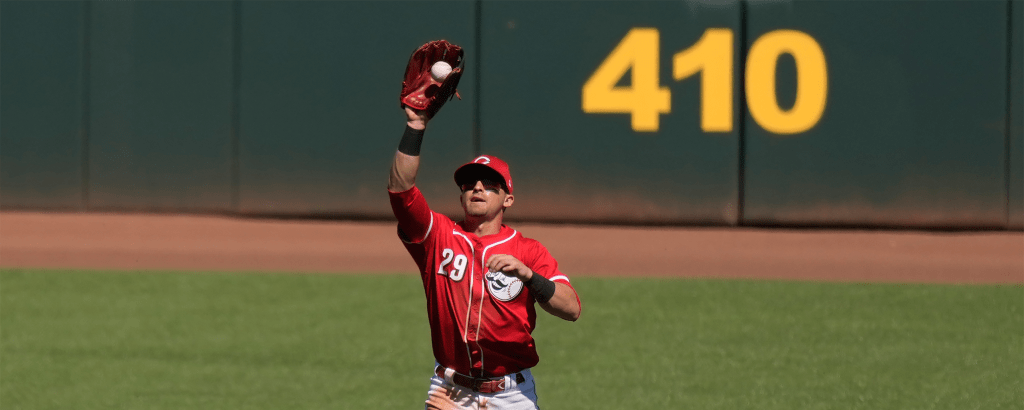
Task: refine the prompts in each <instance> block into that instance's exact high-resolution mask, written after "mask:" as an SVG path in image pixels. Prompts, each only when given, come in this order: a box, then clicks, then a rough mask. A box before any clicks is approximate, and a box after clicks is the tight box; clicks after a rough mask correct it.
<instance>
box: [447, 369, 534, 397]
mask: <svg viewBox="0 0 1024 410" xmlns="http://www.w3.org/2000/svg"><path fill="white" fill-rule="evenodd" d="M444 370H445V368H444V366H437V367H435V368H434V374H436V375H437V377H440V378H442V379H444ZM524 382H526V378H525V377H523V373H522V372H519V373H516V384H519V383H524ZM452 383H455V384H456V385H459V386H462V387H465V388H467V389H470V390H473V391H475V392H480V393H484V394H490V393H497V392H502V391H505V389H507V388H508V387H509V386H506V385H505V378H504V377H502V378H500V379H481V378H477V377H471V376H466V375H464V374H461V373H452Z"/></svg>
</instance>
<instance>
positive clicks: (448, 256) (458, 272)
mask: <svg viewBox="0 0 1024 410" xmlns="http://www.w3.org/2000/svg"><path fill="white" fill-rule="evenodd" d="M441 256H442V257H444V260H443V261H441V265H440V266H438V267H437V274H438V275H444V276H447V277H448V278H449V279H451V280H454V281H456V282H458V281H460V280H462V277H463V276H466V264H467V263H468V262H469V259H466V255H463V254H461V253H460V254H458V255H456V254H455V251H453V250H451V249H449V248H445V250H444V251H442V252H441ZM449 265H451V267H452V270H450V271H447V272H446V271H445V268H447V267H448V266H449Z"/></svg>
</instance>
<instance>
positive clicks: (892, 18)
mask: <svg viewBox="0 0 1024 410" xmlns="http://www.w3.org/2000/svg"><path fill="white" fill-rule="evenodd" d="M1006 10H1007V5H1006V3H1005V2H945V1H932V2H907V1H872V2H819V1H795V2H782V3H779V2H750V3H749V4H748V14H747V16H748V18H747V23H748V27H747V34H748V42H747V43H748V44H750V47H751V49H750V51H749V54H748V68H749V66H750V65H752V64H754V63H755V60H757V59H758V58H760V57H758V56H755V55H754V54H755V52H754V49H756V48H758V47H759V41H760V40H758V39H764V38H765V37H767V35H766V33H773V32H778V30H796V31H799V32H802V33H806V34H807V35H808V36H809V37H811V38H813V39H814V40H816V42H817V43H818V44H819V46H820V48H821V50H822V52H823V55H824V58H825V60H826V62H827V76H826V77H825V81H826V83H825V84H824V85H823V86H824V89H825V90H827V93H826V95H827V102H826V104H825V105H824V110H823V111H822V112H821V114H820V115H821V116H820V119H819V120H818V121H817V123H816V125H814V126H813V127H811V128H808V129H806V130H803V131H801V130H797V132H787V130H786V129H776V128H773V127H771V126H766V125H765V121H764V118H763V117H762V116H760V114H759V113H758V110H756V109H755V107H757V106H759V105H768V106H770V105H771V101H768V102H767V104H765V103H764V102H763V101H759V98H762V97H763V99H764V100H769V99H770V97H773V96H772V95H771V94H772V93H770V92H768V90H763V92H762V94H761V96H759V94H758V93H757V92H753V93H752V92H751V91H749V87H750V86H751V84H750V83H751V82H752V81H751V78H752V76H753V78H757V76H763V77H770V76H769V75H768V73H769V71H768V70H765V71H763V72H760V73H759V72H753V73H751V72H749V71H748V74H747V87H748V92H747V98H748V104H749V105H750V112H749V115H748V116H747V117H746V118H745V119H744V121H746V126H745V130H746V152H745V158H746V163H745V173H744V199H745V200H744V218H745V222H746V223H751V224H799V225H822V224H823V225H835V224H848V225H899V226H972V227H973V226H976V227H1002V226H1005V223H1006V222H1005V221H1006V189H1005V181H1006V179H1005V178H1006V176H1005V171H1004V164H1005V161H1004V159H1003V157H1004V154H1005V151H1004V150H1005V142H1004V141H1005V134H1004V132H1003V128H1004V127H1003V126H1002V125H1000V124H1002V123H1004V122H1005V116H1006V101H1007V97H1006V92H1007V90H1006V89H1007V87H1006V67H1007V60H1006V58H1007V57H1006V50H1007V48H1006V30H1007V23H1006V22H1007V15H1006ZM865 28H870V29H865ZM778 40H779V41H778V42H777V44H775V45H772V46H771V47H768V48H765V50H775V51H774V52H772V53H769V54H775V55H776V57H777V58H775V60H776V63H775V67H773V71H774V73H773V74H772V75H771V76H774V77H775V78H774V80H775V84H776V88H775V93H774V94H775V95H774V98H775V100H776V103H777V104H778V107H780V108H781V109H782V110H791V111H792V112H797V111H801V110H804V109H805V108H803V107H804V106H803V105H802V104H804V102H805V101H806V102H808V103H813V102H814V101H816V100H818V97H817V96H816V95H815V94H814V92H813V85H812V84H813V82H808V81H806V80H805V75H806V73H805V72H806V71H807V70H806V68H808V67H812V68H813V67H815V66H816V65H817V63H815V62H814V61H813V60H814V59H815V58H814V57H809V56H810V55H811V54H814V53H808V52H807V51H803V53H804V54H801V51H800V50H808V49H811V48H813V47H812V46H811V45H810V44H809V43H808V42H804V44H801V43H800V41H798V40H799V39H798V38H795V37H790V38H782V39H778ZM780 51H781V53H780ZM767 60H771V58H769V59H767ZM762 65H764V66H765V67H770V66H771V64H762ZM762 83H764V81H762ZM805 87H811V88H812V90H810V91H808V88H805ZM812 105H813V104H812ZM807 111H808V112H812V111H814V110H810V109H808V110H807ZM796 122H800V121H796Z"/></svg>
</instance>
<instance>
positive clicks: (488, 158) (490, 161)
mask: <svg viewBox="0 0 1024 410" xmlns="http://www.w3.org/2000/svg"><path fill="white" fill-rule="evenodd" d="M493 173H497V174H498V175H500V176H501V178H502V180H503V181H504V182H505V186H506V187H507V188H508V193H510V194H511V193H512V174H511V173H510V172H509V170H508V164H507V163H506V162H505V161H502V160H500V159H498V157H495V156H493V155H481V156H479V157H476V159H474V160H472V161H470V162H468V163H466V164H465V165H463V166H461V167H459V169H456V170H455V184H456V185H459V186H461V185H462V182H463V181H465V180H468V179H471V178H479V177H480V176H481V174H492V175H493Z"/></svg>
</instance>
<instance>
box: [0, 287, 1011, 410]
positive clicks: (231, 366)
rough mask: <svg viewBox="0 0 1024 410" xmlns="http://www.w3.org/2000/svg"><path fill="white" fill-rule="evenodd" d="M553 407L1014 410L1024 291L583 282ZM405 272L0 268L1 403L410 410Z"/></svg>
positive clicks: (544, 337)
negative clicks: (578, 313) (581, 304)
mask: <svg viewBox="0 0 1024 410" xmlns="http://www.w3.org/2000/svg"><path fill="white" fill-rule="evenodd" d="M574 284H575V286H576V288H577V289H578V290H579V292H580V295H581V297H582V298H583V301H584V307H583V316H582V318H581V319H580V321H579V322H577V323H569V322H562V321H560V320H558V319H555V318H553V317H550V316H547V315H545V314H541V317H540V319H539V320H538V329H537V331H536V332H535V336H536V338H537V340H538V346H539V350H540V355H541V364H540V365H539V366H538V367H537V368H535V369H534V374H535V375H536V376H537V380H538V392H539V394H540V404H541V406H542V408H545V409H548V410H551V409H660V410H664V409H676V408H679V409H758V410H762V409H780V410H805V409H871V410H877V409H899V410H907V409H957V410H963V409H1021V408H1024V287H1022V286H949V285H892V284H885V285H883V284H835V283H805V282H770V281H724V280H682V279H649V280H642V279H613V278H585V277H580V278H576V279H575V280H574ZM423 300H424V299H423V295H422V287H421V285H420V283H419V279H418V278H416V277H415V276H411V275H312V274H223V273H180V272H131V273H121V272H92V271H49V270H14V269H7V270H2V271H0V343H2V346H0V408H2V409H4V410H14V409H103V410H109V409H186V408H187V409H328V408H331V409H362V408H374V409H418V408H422V403H423V400H424V399H425V397H426V388H427V385H428V382H427V380H428V378H429V375H430V371H431V366H432V364H433V358H432V356H431V354H430V341H429V335H428V332H429V328H428V326H427V324H426V314H425V312H424V302H423Z"/></svg>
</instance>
